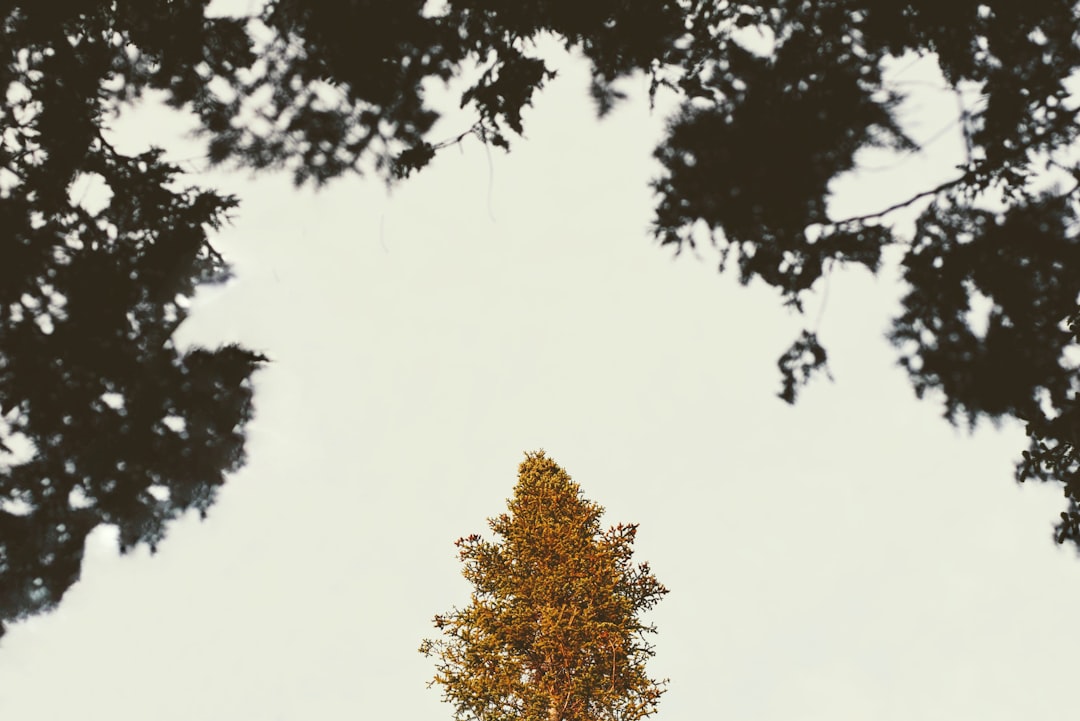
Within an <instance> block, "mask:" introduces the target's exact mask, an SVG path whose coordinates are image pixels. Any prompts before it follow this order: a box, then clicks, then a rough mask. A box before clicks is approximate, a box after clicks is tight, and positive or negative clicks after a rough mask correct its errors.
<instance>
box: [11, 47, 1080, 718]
mask: <svg viewBox="0 0 1080 721" xmlns="http://www.w3.org/2000/svg"><path fill="white" fill-rule="evenodd" d="M931 60H932V59H931ZM931 65H932V63H931ZM928 67H929V66H927V65H925V63H922V64H918V63H916V64H911V63H907V64H898V65H897V68H896V82H898V83H906V82H911V83H926V82H930V83H931V84H932V82H933V77H932V74H927V73H929V72H930V71H929V70H928V69H927V68H928ZM920 73H923V75H920ZM926 78H930V80H929V81H927V80H926ZM626 89H627V90H628V92H630V93H631V95H632V98H631V100H629V101H628V102H626V103H625V104H623V105H622V106H620V107H619V108H617V109H616V111H615V112H614V113H613V114H612V115H611V117H609V118H606V119H604V120H603V121H598V120H597V119H596V118H595V116H594V113H593V108H592V105H591V103H590V101H589V99H588V95H587V84H586V78H585V74H584V71H583V67H582V65H581V64H580V63H579V62H577V61H574V60H567V61H566V65H565V66H564V68H563V70H562V72H561V74H560V77H559V79H558V80H557V81H556V82H555V83H553V84H552V85H551V86H550V87H549V88H548V89H547V90H546V91H545V92H544V93H543V95H542V96H541V97H540V98H539V99H538V103H537V107H536V108H535V110H533V111H531V112H530V113H529V114H528V115H527V116H526V128H527V136H528V137H527V138H526V139H523V140H520V141H518V142H517V143H516V144H515V146H514V148H513V150H512V152H511V153H510V154H509V155H506V154H504V153H502V151H498V150H494V149H493V150H491V151H490V152H488V151H486V150H485V149H484V148H483V147H482V146H481V145H480V144H479V143H477V142H470V143H465V144H463V145H462V146H461V147H460V148H450V149H447V150H445V151H443V152H442V153H441V154H440V155H439V156H438V158H437V159H436V160H435V162H434V163H433V164H432V166H431V167H429V168H427V169H425V170H424V171H423V172H422V173H420V174H419V175H417V176H415V177H414V178H412V179H410V180H409V181H408V182H406V183H403V184H400V185H398V186H396V187H394V188H393V189H391V190H389V191H388V190H387V188H386V187H385V186H384V185H383V184H382V183H381V182H380V181H378V180H375V179H372V178H367V179H363V178H344V179H340V180H338V181H337V182H334V183H333V184H331V185H330V186H329V187H327V188H325V189H323V190H321V191H319V192H315V191H313V190H311V189H306V188H304V189H296V188H294V187H293V186H292V184H291V180H290V179H289V178H288V177H285V176H275V175H272V174H271V175H260V176H259V177H257V178H251V177H249V176H248V175H247V174H246V173H224V172H214V173H207V174H204V175H201V176H199V177H198V178H194V177H193V179H192V181H193V182H195V181H196V180H198V181H199V182H206V183H209V184H212V185H215V186H217V187H223V188H226V189H229V190H232V191H233V192H237V193H238V194H240V195H241V197H242V199H243V204H242V206H241V208H240V210H239V211H238V213H237V216H236V218H235V222H234V224H233V225H232V226H231V227H228V228H226V229H224V230H223V231H222V232H221V233H220V234H219V235H218V236H217V237H216V238H215V239H214V243H215V245H216V247H217V248H218V249H219V250H221V251H222V252H223V253H225V255H226V256H227V257H228V258H229V259H231V261H232V262H233V264H234V269H235V271H236V279H235V280H234V281H232V282H231V283H229V284H228V285H226V286H224V287H214V288H209V289H204V290H203V291H201V292H200V293H199V295H198V296H197V297H196V298H195V300H194V302H193V311H192V316H191V318H190V319H189V321H188V322H187V323H185V325H184V326H183V327H182V329H181V335H182V339H181V340H182V341H183V342H184V343H192V344H203V345H209V346H216V345H218V344H221V343H227V342H234V341H238V342H241V343H243V344H245V345H247V346H248V347H251V348H253V349H255V350H259V351H262V352H264V353H266V354H267V355H268V356H269V357H270V358H272V360H273V362H272V363H271V364H269V365H268V366H267V367H266V368H265V370H262V371H260V372H259V374H258V376H257V383H256V385H257V396H256V404H257V417H256V419H255V420H254V421H253V422H252V424H251V426H250V434H249V444H248V449H249V462H248V464H247V465H246V467H245V468H243V469H242V470H241V471H240V472H238V473H236V474H235V475H233V476H232V477H231V478H230V480H229V481H228V483H227V485H226V486H225V487H224V488H223V490H222V492H221V493H220V496H219V500H218V502H217V504H216V505H215V506H214V507H213V508H212V509H211V510H210V514H209V517H208V518H207V519H206V520H205V521H200V520H199V519H198V518H197V516H195V515H194V514H193V515H191V516H190V517H185V518H184V519H182V520H180V521H178V522H177V523H175V524H174V525H173V526H172V527H171V529H170V531H169V535H168V537H167V539H166V540H165V542H164V543H162V544H161V546H160V549H159V551H158V553H157V554H156V555H154V556H150V554H149V552H148V551H147V550H145V549H140V550H139V551H137V552H135V553H133V554H129V555H128V556H124V557H120V556H119V555H118V554H117V552H116V544H115V535H114V534H113V533H111V532H110V530H109V529H107V528H102V529H99V530H98V531H96V532H95V533H94V534H93V535H92V536H91V538H90V539H89V540H88V549H87V558H86V561H85V563H84V567H83V574H82V580H81V581H80V582H79V583H78V584H76V585H75V586H74V587H73V588H72V589H71V591H69V593H68V594H67V596H66V597H65V599H64V601H63V603H62V604H61V606H60V608H59V609H58V610H57V611H56V612H54V613H52V614H49V615H47V616H43V617H38V618H35V619H32V620H30V621H27V622H23V623H20V624H16V625H14V626H12V627H11V629H10V631H9V633H8V635H7V636H6V637H5V638H4V641H3V644H2V646H0V718H3V719H5V720H7V719H11V720H13V721H14V720H16V719H17V720H18V721H54V720H58V719H70V718H84V719H110V721H145V720H146V719H154V720H155V721H181V720H183V721H190V719H200V721H226V720H235V719H245V721H248V720H249V721H294V720H295V721H300V720H304V721H307V720H309V719H319V720H320V721H338V720H342V719H367V718H372V719H377V718H394V719H408V720H409V721H439V720H440V719H443V720H445V719H450V718H452V708H451V706H449V705H447V704H444V703H442V702H441V701H440V692H439V691H438V690H437V689H429V688H426V682H427V681H428V680H429V679H430V678H431V676H432V675H433V673H434V667H433V662H432V661H431V660H430V659H426V658H424V657H423V656H421V655H420V654H419V653H418V652H417V647H418V646H419V644H420V642H421V640H422V639H423V638H425V637H432V636H433V635H434V628H433V627H432V625H431V619H432V616H433V615H434V614H435V613H438V612H444V611H447V610H449V609H450V608H452V607H453V606H455V605H463V604H465V603H467V601H468V593H469V587H468V585H467V584H466V582H465V581H464V579H462V578H461V576H460V566H459V564H458V562H457V559H456V553H455V549H454V546H453V541H454V540H455V539H456V538H458V537H459V536H462V535H467V534H469V533H473V532H479V533H483V532H485V531H486V530H487V528H486V520H485V519H487V518H488V517H491V516H494V515H497V514H498V513H500V512H502V511H503V510H504V509H505V501H506V498H507V497H508V496H509V495H510V494H511V492H512V489H513V485H514V483H515V481H516V470H517V465H518V463H519V462H520V461H521V460H522V458H523V454H524V452H525V451H529V450H536V449H539V448H543V449H545V450H546V451H547V453H548V454H549V455H550V456H551V457H552V458H554V459H555V460H556V461H557V462H558V463H559V464H560V465H562V466H563V467H564V468H565V469H566V470H567V471H568V472H569V473H570V475H571V476H572V477H573V478H574V479H575V480H576V481H577V482H578V483H579V484H580V485H581V487H582V489H583V492H584V494H585V496H586V497H588V498H590V499H592V500H595V501H597V502H599V503H600V504H601V505H603V506H604V507H605V508H606V509H607V513H606V515H605V518H604V520H605V522H606V523H608V524H612V525H613V524H615V523H617V522H620V521H622V522H636V523H639V524H640V529H639V535H638V541H637V544H636V549H637V552H636V558H637V559H638V560H642V561H648V562H649V563H650V565H651V567H652V569H653V571H654V573H655V574H656V576H657V577H658V579H659V580H660V581H661V582H663V583H664V584H665V585H666V586H667V587H668V588H669V589H670V593H669V594H668V596H667V597H666V598H665V599H664V600H663V601H662V602H661V603H660V605H659V606H658V607H657V608H656V609H655V610H654V611H652V612H650V613H649V614H648V616H647V620H649V621H652V622H655V623H656V625H657V626H658V629H659V632H658V634H657V635H656V636H655V637H654V640H655V643H656V656H655V658H654V659H653V660H652V661H651V662H650V665H649V669H650V671H651V673H652V674H653V675H655V676H657V677H666V678H669V679H670V684H669V685H668V692H667V693H666V694H665V696H664V697H663V699H662V701H661V704H660V711H659V714H658V716H657V717H656V718H658V719H663V720H666V721H691V720H692V719H693V720H695V721H696V720H697V719H700V718H702V717H703V716H705V717H708V718H717V719H739V720H741V721H781V720H782V721H817V720H824V719H829V720H830V721H836V720H837V719H841V720H842V719H874V720H875V721H899V720H901V719H903V720H905V721H907V720H909V719H912V718H917V719H920V720H923V721H935V720H936V719H942V720H944V719H948V720H950V721H954V720H955V719H967V718H971V719H980V721H996V720H1006V719H1007V720H1009V721H1015V719H1017V718H1031V719H1044V718H1045V719H1048V718H1051V717H1058V716H1060V715H1061V714H1062V713H1067V711H1068V709H1069V708H1071V706H1072V705H1073V704H1074V703H1075V690H1074V689H1075V672H1074V671H1075V667H1074V663H1075V654H1074V653H1073V652H1072V651H1071V649H1070V648H1069V646H1068V642H1069V641H1070V636H1069V635H1067V634H1068V633H1069V631H1070V625H1069V624H1070V622H1071V621H1072V620H1073V614H1074V612H1075V609H1076V608H1077V606H1078V604H1080V559H1078V558H1077V555H1076V554H1075V553H1074V552H1073V551H1072V550H1071V549H1070V548H1061V547H1058V546H1056V545H1055V544H1054V543H1053V541H1052V540H1051V530H1052V524H1053V521H1054V520H1055V519H1056V517H1057V513H1058V511H1060V510H1061V509H1062V508H1063V507H1064V499H1063V498H1062V497H1061V493H1060V490H1059V489H1057V488H1055V487H1052V486H1040V485H1037V484H1034V483H1029V484H1027V485H1025V486H1018V485H1017V484H1016V483H1014V481H1013V480H1012V472H1013V463H1014V461H1015V459H1016V458H1017V457H1018V455H1019V452H1020V450H1021V449H1022V448H1024V447H1025V440H1026V439H1025V438H1024V436H1023V433H1022V431H1021V429H1020V428H1018V427H1016V426H1014V425H1004V426H1003V427H1002V428H1000V429H994V428H992V427H990V426H983V427H980V428H979V429H978V430H977V432H975V433H974V434H969V433H967V431H965V430H958V429H954V428H952V427H950V426H949V425H948V424H947V423H946V422H945V421H944V420H943V419H942V418H941V412H942V408H941V404H940V401H939V399H933V398H932V399H930V400H928V401H917V400H916V399H915V397H914V394H913V392H912V390H911V387H910V385H909V383H908V381H907V379H906V377H905V375H904V373H903V371H902V369H900V368H899V367H898V366H897V364H896V351H895V350H894V349H893V348H891V347H890V346H889V344H888V342H887V341H886V340H885V339H884V333H885V331H886V329H887V323H888V319H889V318H890V317H891V315H892V314H893V313H895V311H896V308H897V303H898V298H899V297H900V295H901V293H902V291H903V288H902V286H901V285H900V284H899V282H898V280H897V278H898V275H897V272H896V269H895V268H894V267H890V268H886V269H883V271H882V272H881V273H880V274H879V275H878V276H877V277H874V276H871V275H870V274H869V273H867V272H865V271H861V270H857V269H853V270H850V271H838V272H834V273H833V274H832V275H831V276H830V277H829V280H828V282H827V283H825V282H823V283H821V284H820V285H819V286H818V290H819V292H818V293H817V294H816V295H814V296H813V297H812V298H811V299H810V300H809V302H808V304H807V312H806V316H805V317H800V316H798V315H797V314H794V313H792V312H791V311H789V310H788V309H785V308H783V307H782V305H781V302H780V298H779V296H778V295H777V294H776V293H775V292H774V291H772V290H770V289H768V288H765V287H763V286H760V285H756V284H755V285H751V286H749V287H742V286H740V285H739V284H738V283H737V281H736V280H735V278H734V277H733V276H732V275H731V274H730V273H728V274H725V275H721V274H719V273H717V270H716V260H717V258H716V255H715V252H714V251H712V250H711V249H710V248H700V249H699V250H698V252H697V253H693V252H690V251H687V252H684V253H683V254H682V255H681V256H679V257H675V256H674V255H673V253H672V252H671V251H670V250H669V249H666V248H659V247H658V246H657V245H656V243H655V242H654V241H653V240H652V238H651V237H650V235H649V232H648V225H649V222H650V218H651V212H652V208H653V197H652V194H651V191H650V189H649V186H648V182H649V180H650V178H652V177H654V176H655V175H656V173H657V170H658V168H657V165H656V164H655V162H654V161H653V160H652V158H651V152H652V149H653V147H654V146H655V144H656V142H657V140H658V138H659V137H660V133H661V131H662V128H663V124H664V112H665V106H664V104H663V103H661V107H659V108H658V109H656V110H654V111H651V112H650V109H649V107H648V103H647V100H646V98H645V89H646V81H645V80H644V79H636V80H633V81H630V82H628V84H627V87H626ZM901 112H902V117H903V118H904V122H905V123H907V127H908V128H909V129H910V130H911V132H912V134H913V135H914V136H915V137H916V138H922V139H931V138H933V142H932V143H931V144H930V145H929V147H928V148H927V150H926V151H925V152H923V153H920V154H917V155H911V156H907V157H904V158H896V157H887V156H883V155H872V154H868V155H866V156H865V157H863V158H861V159H860V160H861V164H862V165H863V166H864V167H865V168H866V169H865V170H864V171H862V172H860V173H857V174H853V175H851V176H850V177H847V178H844V179H842V180H841V181H840V182H838V183H837V184H836V187H835V188H834V190H835V192H836V198H835V202H834V205H833V208H832V209H833V212H834V213H835V214H836V215H845V214H848V213H854V212H860V211H867V210H875V209H880V208H883V207H886V206H888V205H891V204H892V203H893V202H895V201H897V200H900V199H903V198H905V197H908V196H909V195H910V194H911V193H912V192H915V191H917V190H919V189H922V188H925V187H928V186H930V185H931V184H932V183H934V184H936V182H939V180H944V179H947V178H948V177H950V176H949V173H950V171H951V168H952V167H953V166H955V164H956V163H958V162H960V156H959V152H960V150H959V135H958V132H959V131H958V130H957V131H955V132H952V131H950V130H949V128H950V127H955V126H952V125H951V123H952V122H953V117H954V115H955V112H956V99H955V98H954V97H953V96H951V95H946V94H942V93H937V94H935V93H934V92H931V91H927V92H925V93H923V94H921V95H920V97H919V98H917V99H916V100H914V101H912V102H911V103H909V104H908V105H906V106H904V107H903V108H902V109H901ZM950 113H951V115H950ZM464 122H465V121H464V120H463V119H462V118H460V117H457V118H454V117H451V118H449V119H448V120H447V121H446V122H445V123H444V124H443V125H441V126H439V128H438V129H437V131H436V136H438V135H439V133H440V132H442V134H443V135H445V137H453V136H454V135H456V134H457V133H458V132H460V128H461V125H460V124H461V123H464ZM455 123H458V125H455ZM183 127H184V121H183V119H182V118H178V117H176V116H175V115H168V114H161V113H158V114H155V111H153V110H144V111H141V112H140V113H136V114H133V116H132V117H130V118H127V119H125V120H124V121H123V122H122V123H119V124H118V125H117V129H116V133H117V139H118V142H123V143H130V144H131V147H133V148H135V147H138V146H139V145H140V144H143V145H145V144H146V143H148V142H151V141H152V142H156V143H161V144H169V147H176V148H177V150H176V151H174V152H175V153H177V154H181V155H182V154H183V153H184V152H186V151H185V145H184V143H182V142H177V141H176V140H175V137H178V136H179V134H180V133H181V131H182V130H183ZM465 127H467V124H466V125H465ZM900 219H901V221H904V222H909V221H910V218H907V220H906V221H905V220H904V217H903V216H900ZM826 285H827V292H826V291H825V290H824V288H825V286H826ZM819 321H820V322H819ZM815 324H818V325H819V337H820V338H821V340H822V342H823V343H824V344H825V345H826V347H827V348H828V350H829V353H830V367H831V371H832V376H833V379H834V380H833V382H830V381H828V380H827V379H821V380H820V381H818V382H816V383H814V384H812V385H811V386H810V387H809V388H807V389H806V390H805V391H804V392H803V393H802V395H801V396H800V400H799V403H798V404H797V405H796V406H795V407H790V406H788V405H786V404H784V403H783V402H782V401H781V400H780V399H778V398H777V397H776V393H777V392H778V391H779V390H780V376H779V371H778V369H777V366H776V360H777V358H778V357H779V356H780V354H781V353H782V352H783V351H784V350H785V349H786V348H787V346H788V345H789V344H790V343H791V342H792V341H793V340H794V338H795V337H796V336H797V334H798V332H799V331H800V330H801V329H802V328H803V327H807V326H810V327H813V326H814V325H815Z"/></svg>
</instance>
